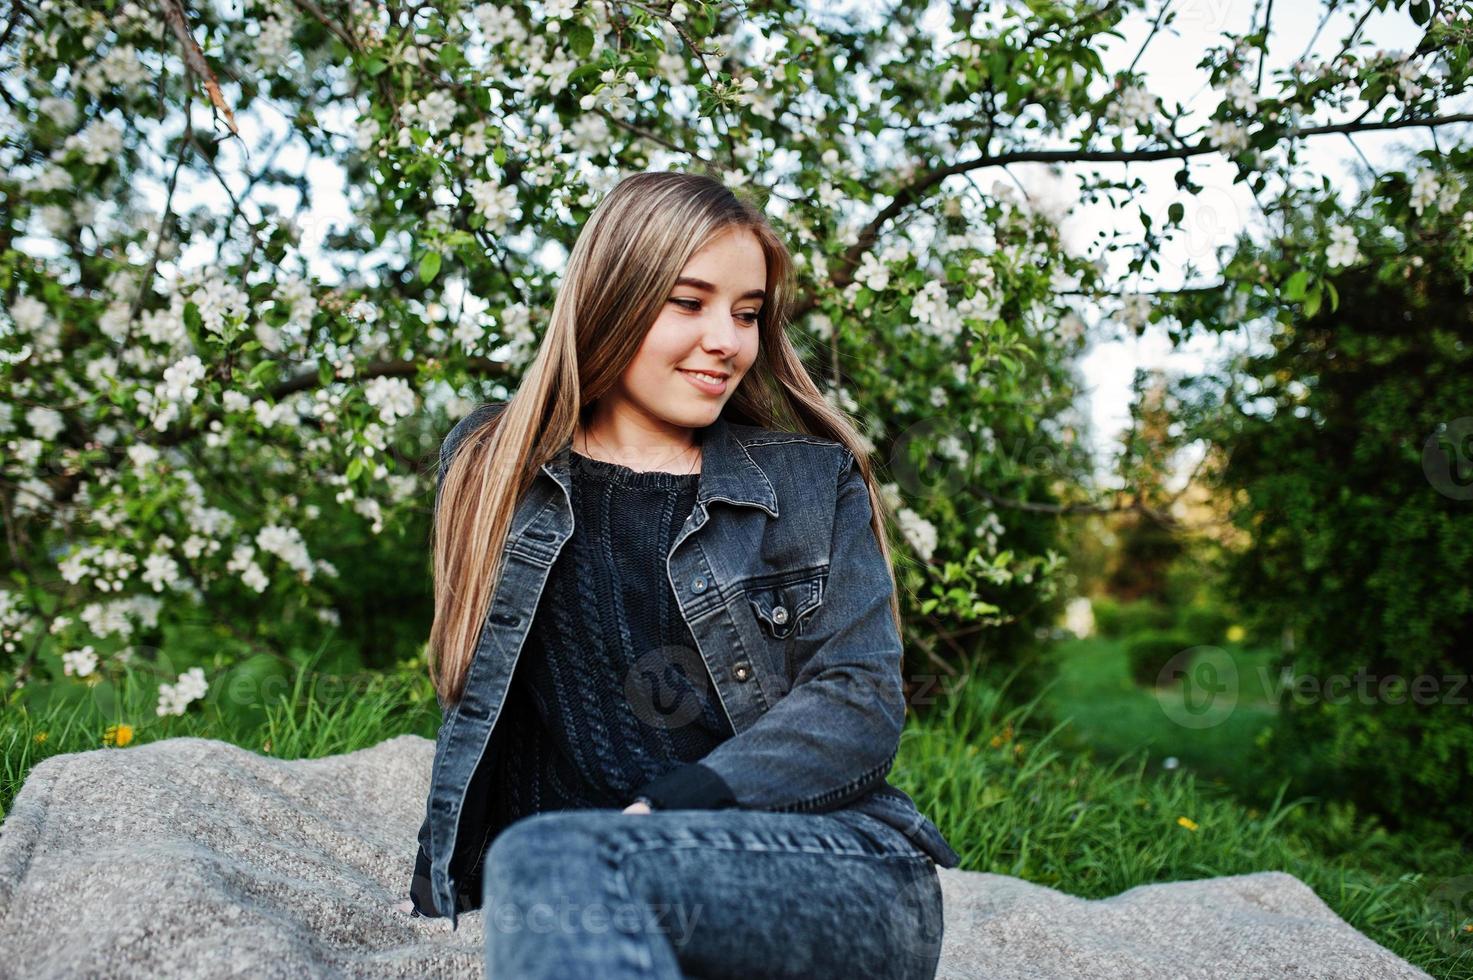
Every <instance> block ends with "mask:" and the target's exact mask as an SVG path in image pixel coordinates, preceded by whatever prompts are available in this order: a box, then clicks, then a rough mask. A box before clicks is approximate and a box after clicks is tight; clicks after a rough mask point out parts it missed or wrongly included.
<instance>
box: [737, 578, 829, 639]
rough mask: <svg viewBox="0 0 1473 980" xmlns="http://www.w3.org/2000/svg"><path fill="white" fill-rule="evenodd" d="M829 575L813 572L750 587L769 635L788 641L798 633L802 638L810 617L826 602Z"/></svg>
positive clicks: (750, 597)
mask: <svg viewBox="0 0 1473 980" xmlns="http://www.w3.org/2000/svg"><path fill="white" fill-rule="evenodd" d="M827 578H828V576H827V575H826V574H825V573H824V572H822V571H814V570H812V569H810V570H807V571H806V572H804V573H802V575H801V577H787V578H785V579H782V580H777V581H770V580H769V581H758V582H753V583H751V584H749V585H748V586H747V590H746V594H747V601H748V602H750V603H751V604H752V611H753V612H754V613H756V614H757V619H758V621H759V622H760V623H761V624H762V628H763V629H764V630H766V631H767V633H768V635H770V636H772V637H774V638H776V639H779V640H781V639H785V638H787V637H788V636H789V635H790V634H791V633H792V632H793V631H794V630H797V632H798V633H799V634H800V635H801V634H802V632H803V627H804V626H805V625H806V622H807V620H808V619H809V616H810V614H811V613H812V612H813V611H814V610H815V609H817V608H818V607H819V606H820V605H821V604H822V603H823V587H824V582H825V580H826V579H827Z"/></svg>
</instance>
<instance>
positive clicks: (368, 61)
mask: <svg viewBox="0 0 1473 980" xmlns="http://www.w3.org/2000/svg"><path fill="white" fill-rule="evenodd" d="M360 65H361V67H362V68H363V70H364V72H366V73H367V74H368V75H369V77H373V76H376V75H382V74H383V72H384V69H385V68H388V67H389V63H388V62H387V61H385V60H384V59H382V58H372V57H370V58H365V59H363V61H362V62H360Z"/></svg>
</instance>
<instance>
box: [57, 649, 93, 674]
mask: <svg viewBox="0 0 1473 980" xmlns="http://www.w3.org/2000/svg"><path fill="white" fill-rule="evenodd" d="M61 663H62V670H63V671H64V672H65V674H66V676H68V677H87V676H89V675H90V674H91V673H92V672H93V671H94V670H96V669H97V654H96V652H94V651H93V649H92V647H90V646H85V647H82V648H81V649H80V650H68V651H67V652H66V653H63V654H62V655H61Z"/></svg>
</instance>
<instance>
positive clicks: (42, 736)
mask: <svg viewBox="0 0 1473 980" xmlns="http://www.w3.org/2000/svg"><path fill="white" fill-rule="evenodd" d="M45 741H46V733H45V732H37V733H36V744H37V745H42V744H44V743H45Z"/></svg>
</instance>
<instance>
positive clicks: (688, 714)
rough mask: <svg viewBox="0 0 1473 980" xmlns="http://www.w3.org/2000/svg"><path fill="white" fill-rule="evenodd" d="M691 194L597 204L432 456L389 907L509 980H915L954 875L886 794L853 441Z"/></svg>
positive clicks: (667, 190) (745, 242)
mask: <svg viewBox="0 0 1473 980" xmlns="http://www.w3.org/2000/svg"><path fill="white" fill-rule="evenodd" d="M791 281H792V269H791V262H790V258H789V255H788V253H787V251H786V250H785V248H784V247H783V244H782V243H781V241H780V240H779V239H778V237H777V235H776V234H775V233H774V231H773V230H772V228H771V227H770V226H769V224H768V223H767V222H766V220H765V219H764V218H763V216H762V215H761V213H760V212H759V211H757V210H756V209H755V208H753V207H752V206H750V205H749V204H747V203H745V202H743V201H742V200H740V199H739V198H738V197H736V196H735V195H733V194H732V192H731V191H729V190H728V189H727V188H726V187H725V186H724V185H722V184H721V183H720V182H719V181H717V180H714V179H711V178H708V177H704V176H699V175H694V174H684V173H642V174H636V175H633V176H630V177H627V178H625V179H624V180H623V181H621V182H620V183H619V184H618V185H617V186H616V187H615V188H614V189H613V190H612V191H610V192H609V194H608V195H607V196H606V198H605V199H604V200H603V201H602V202H601V203H600V204H599V206H598V207H597V208H596V209H595V210H594V212H593V214H592V215H591V216H590V218H589V220H588V223H587V225H586V226H585V228H584V229H583V231H582V232H581V234H580V235H579V238H578V241H577V243H576V245H575V246H574V248H573V251H572V254H571V256H570V258H569V260H568V264H567V270H566V272H565V274H564V280H563V285H562V288H561V289H560V291H559V294H558V297H557V300H556V302H555V304H554V307H553V311H552V319H551V323H550V325H549V327H548V330H547V334H546V337H545V339H544V340H543V343H542V345H541V348H540V350H539V352H538V354H537V356H536V358H535V360H534V361H533V363H532V364H531V366H530V368H529V369H528V371H527V373H526V376H525V378H524V380H523V381H522V383H521V386H520V387H519V389H518V390H517V391H516V393H515V394H514V395H513V397H512V398H511V399H510V400H509V401H508V402H505V403H494V404H490V405H483V406H481V407H480V408H478V409H477V410H476V411H474V412H472V413H471V414H470V415H468V416H467V417H466V418H464V419H462V420H461V421H460V422H459V423H458V424H457V425H456V426H455V428H454V429H453V430H452V431H451V433H450V435H449V437H447V439H446V440H445V443H444V445H443V447H442V449H441V454H440V463H441V466H440V486H439V489H438V491H437V496H436V518H435V528H434V542H433V547H434V581H435V620H434V625H433V627H432V633H431V637H430V650H431V657H430V676H431V679H432V680H433V682H434V684H435V688H436V691H437V692H438V695H439V700H440V704H441V707H442V709H443V712H444V721H443V723H442V724H441V727H440V731H439V735H438V737H437V739H436V747H435V758H434V765H433V770H432V774H431V785H430V792H429V798H428V800H427V803H426V810H425V821H424V824H423V826H422V827H421V829H420V835H419V840H420V849H419V854H418V858H417V861H416V868H415V874H414V877H413V883H412V886H411V890H410V894H411V898H412V901H413V905H414V909H415V912H416V914H420V915H443V916H446V917H448V918H449V919H450V921H451V925H452V928H453V927H454V926H455V923H456V917H457V915H458V913H460V912H464V911H468V910H470V909H477V908H479V909H481V911H482V913H483V916H484V926H485V936H486V947H485V953H486V971H487V975H488V976H493V977H497V978H498V980H502V978H510V977H558V978H564V977H596V978H617V977H662V978H663V977H680V976H683V975H687V974H688V975H698V976H702V977H721V976H732V977H736V976H741V977H748V976H763V977H776V976H804V977H814V976H837V975H838V974H839V973H841V972H842V973H845V974H857V975H859V976H869V977H930V976H932V975H934V973H935V970H936V963H937V960H938V958H939V955H940V946H941V935H942V920H941V912H942V906H941V888H940V883H939V880H938V877H937V872H936V868H937V866H938V864H939V865H940V866H942V867H954V866H956V864H957V855H956V852H955V851H953V850H952V849H951V848H950V847H949V846H948V844H947V842H946V841H945V840H944V839H943V838H942V836H941V834H940V833H939V832H938V831H937V830H936V828H935V826H934V825H933V824H932V823H931V821H929V820H927V819H926V818H925V817H924V816H923V815H921V814H920V813H919V812H918V811H917V809H916V807H915V804H914V802H913V801H912V800H911V799H910V797H909V796H907V795H906V794H905V793H903V792H901V791H900V790H898V789H896V788H894V787H893V786H890V785H889V783H888V782H887V780H886V775H887V773H888V772H889V770H890V767H891V764H892V763H893V761H894V757H895V751H896V747H897V745H898V743H899V737H900V730H901V726H902V723H903V721H904V717H905V702H904V699H903V695H902V685H901V675H900V669H901V641H900V619H899V606H898V602H897V600H896V596H895V582H894V575H893V572H892V570H891V567H890V561H889V555H890V550H889V545H888V541H887V538H886V533H885V523H884V520H883V512H882V510H881V506H882V505H881V502H880V499H879V497H878V495H877V494H876V492H875V490H874V489H873V484H872V478H871V475H870V468H869V463H868V460H867V457H866V454H865V452H864V450H863V448H862V443H861V440H860V438H859V435H858V433H857V432H856V431H855V430H854V428H853V427H852V426H851V424H850V423H849V422H848V421H847V420H846V419H845V418H844V417H843V416H842V415H840V414H839V413H838V412H836V411H835V410H834V409H833V408H831V407H830V406H829V404H828V403H827V402H826V401H825V400H824V398H823V395H822V393H821V392H820V391H819V390H818V388H817V387H816V385H815V384H814V382H813V381H812V379H811V378H810V377H809V376H808V374H807V373H806V371H805V369H804V368H803V365H802V363H801V362H800V360H799V358H798V355H797V353H796V351H795V350H794V348H793V347H792V345H791V343H790V342H789V340H788V338H787V336H786V334H785V325H786V316H787V311H788V307H789V304H790V302H791V290H792V285H791Z"/></svg>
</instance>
